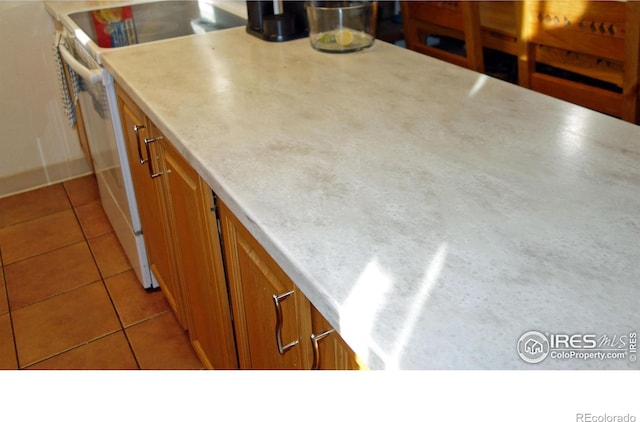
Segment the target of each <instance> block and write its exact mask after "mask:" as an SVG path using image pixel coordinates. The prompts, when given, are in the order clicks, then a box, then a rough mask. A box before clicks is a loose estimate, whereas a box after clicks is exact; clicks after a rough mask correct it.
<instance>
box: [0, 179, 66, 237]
mask: <svg viewBox="0 0 640 422" xmlns="http://www.w3.org/2000/svg"><path fill="white" fill-rule="evenodd" d="M68 208H71V203H70V202H69V199H68V198H67V194H66V193H65V190H64V188H63V187H62V184H60V183H59V184H56V185H52V186H47V187H44V188H40V189H35V190H32V191H29V192H24V193H20V194H17V195H13V196H9V197H6V198H2V199H0V228H2V227H6V226H10V225H13V224H18V223H23V222H25V221H29V220H33V219H34V218H38V217H43V216H45V215H49V214H53V213H56V212H58V211H62V210H65V209H68Z"/></svg>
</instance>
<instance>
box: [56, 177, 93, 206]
mask: <svg viewBox="0 0 640 422" xmlns="http://www.w3.org/2000/svg"><path fill="white" fill-rule="evenodd" d="M63 185H64V189H65V190H66V191H67V194H68V195H69V199H70V200H71V204H72V205H73V206H74V207H78V206H80V205H84V204H88V203H89V202H93V201H97V200H99V199H100V193H99V191H98V183H97V182H96V176H95V175H93V174H90V175H88V176H83V177H78V178H76V179H72V180H67V181H66V182H64V183H63Z"/></svg>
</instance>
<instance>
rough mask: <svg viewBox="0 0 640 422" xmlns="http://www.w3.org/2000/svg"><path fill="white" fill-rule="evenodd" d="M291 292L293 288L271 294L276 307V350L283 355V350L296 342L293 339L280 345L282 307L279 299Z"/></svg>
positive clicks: (289, 294) (296, 341) (284, 297)
mask: <svg viewBox="0 0 640 422" xmlns="http://www.w3.org/2000/svg"><path fill="white" fill-rule="evenodd" d="M292 294H293V290H291V291H290V292H287V293H283V294H281V295H273V303H274V305H275V307H276V344H277V345H278V352H279V353H280V354H281V355H284V354H285V352H286V351H287V350H289V349H291V348H292V347H293V346H295V345H296V344H298V340H294V341H292V342H291V343H289V344H285V345H284V346H283V345H282V308H281V307H280V301H282V300H284V299H286V298H288V297H289V296H291V295H292Z"/></svg>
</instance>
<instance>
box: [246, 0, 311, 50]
mask: <svg viewBox="0 0 640 422" xmlns="http://www.w3.org/2000/svg"><path fill="white" fill-rule="evenodd" d="M307 22H308V21H307V13H306V10H305V8H304V1H289V0H287V1H283V0H266V1H250V0H247V32H248V33H249V34H251V35H255V36H256V37H258V38H261V39H263V40H265V41H288V40H294V39H297V38H302V37H307V36H309V25H308V23H307Z"/></svg>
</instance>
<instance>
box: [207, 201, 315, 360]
mask: <svg viewBox="0 0 640 422" xmlns="http://www.w3.org/2000/svg"><path fill="white" fill-rule="evenodd" d="M219 205H220V220H221V222H222V238H223V243H224V252H225V260H226V264H227V274H228V279H229V288H230V290H231V300H232V304H233V315H234V321H235V324H234V325H235V327H234V328H235V333H236V343H237V349H238V357H239V363H240V367H241V368H247V369H249V368H250V369H308V368H309V367H310V365H311V354H310V352H311V350H310V348H311V347H310V343H309V341H308V339H309V336H310V335H311V313H310V312H311V311H310V303H309V301H308V300H307V299H306V298H305V297H304V295H303V294H302V293H301V292H299V291H298V290H297V288H296V287H295V285H294V284H293V282H292V281H291V280H290V279H289V278H288V277H287V275H286V274H285V273H284V272H283V271H282V270H281V269H280V267H279V266H278V265H277V264H276V263H275V262H274V261H273V259H272V258H271V257H270V256H269V255H268V254H267V253H266V251H265V250H264V249H263V248H262V247H261V246H260V245H259V244H258V242H257V241H256V240H255V239H254V238H253V237H252V236H251V234H250V233H249V232H248V231H247V229H246V228H244V226H243V225H242V224H241V223H240V222H239V221H238V220H237V219H236V217H235V216H234V215H233V214H232V213H231V212H230V211H229V209H228V208H227V207H226V206H225V205H224V204H223V203H222V202H220V203H219Z"/></svg>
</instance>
